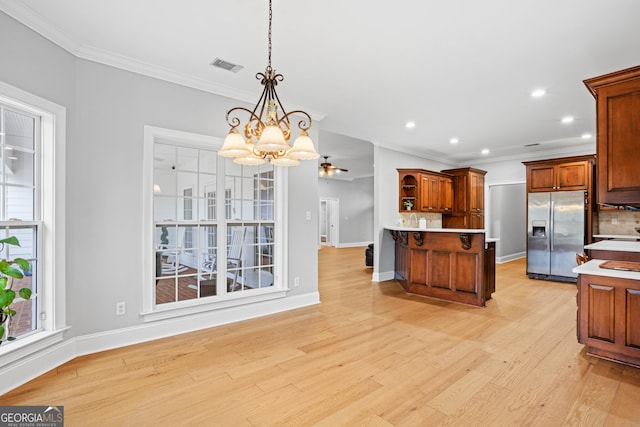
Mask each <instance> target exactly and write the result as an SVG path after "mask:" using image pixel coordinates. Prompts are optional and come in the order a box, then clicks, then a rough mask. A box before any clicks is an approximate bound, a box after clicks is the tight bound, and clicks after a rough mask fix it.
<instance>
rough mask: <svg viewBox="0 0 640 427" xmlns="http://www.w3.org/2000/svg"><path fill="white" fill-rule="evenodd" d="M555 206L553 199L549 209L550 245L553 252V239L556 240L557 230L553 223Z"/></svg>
mask: <svg viewBox="0 0 640 427" xmlns="http://www.w3.org/2000/svg"><path fill="white" fill-rule="evenodd" d="M552 199H553V197H552ZM554 208H555V202H554V201H553V200H551V209H549V247H550V250H551V251H552V252H553V241H554V240H555V231H556V230H555V225H554V223H553V212H554Z"/></svg>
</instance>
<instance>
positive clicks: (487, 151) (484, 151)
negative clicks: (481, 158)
mask: <svg viewBox="0 0 640 427" xmlns="http://www.w3.org/2000/svg"><path fill="white" fill-rule="evenodd" d="M481 153H482V154H484V155H485V156H486V155H487V154H489V149H488V148H485V149H484V150H482V151H481Z"/></svg>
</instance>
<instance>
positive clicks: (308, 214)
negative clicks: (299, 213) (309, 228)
mask: <svg viewBox="0 0 640 427" xmlns="http://www.w3.org/2000/svg"><path fill="white" fill-rule="evenodd" d="M305 218H306V220H307V221H311V211H306V213H305Z"/></svg>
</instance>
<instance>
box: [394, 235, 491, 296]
mask: <svg viewBox="0 0 640 427" xmlns="http://www.w3.org/2000/svg"><path fill="white" fill-rule="evenodd" d="M387 230H389V232H390V233H391V236H392V237H393V239H394V240H395V268H394V271H395V279H396V280H397V281H398V283H400V285H401V286H402V287H403V288H404V290H405V291H406V292H408V293H411V294H418V295H424V296H428V297H433V298H438V299H443V300H447V301H453V302H460V303H464V304H471V305H477V306H484V305H485V302H486V301H487V300H488V299H490V298H491V294H492V293H493V292H494V291H495V239H485V231H484V230H482V229H452V228H438V229H421V228H408V227H387Z"/></svg>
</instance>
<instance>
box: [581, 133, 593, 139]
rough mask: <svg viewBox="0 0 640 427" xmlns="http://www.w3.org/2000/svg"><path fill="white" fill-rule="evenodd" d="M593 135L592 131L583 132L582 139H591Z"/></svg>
mask: <svg viewBox="0 0 640 427" xmlns="http://www.w3.org/2000/svg"><path fill="white" fill-rule="evenodd" d="M591 136H592V135H591V134H590V133H583V134H582V139H589V138H591Z"/></svg>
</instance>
